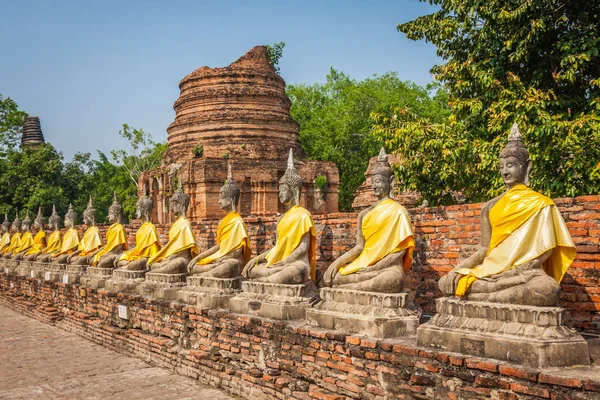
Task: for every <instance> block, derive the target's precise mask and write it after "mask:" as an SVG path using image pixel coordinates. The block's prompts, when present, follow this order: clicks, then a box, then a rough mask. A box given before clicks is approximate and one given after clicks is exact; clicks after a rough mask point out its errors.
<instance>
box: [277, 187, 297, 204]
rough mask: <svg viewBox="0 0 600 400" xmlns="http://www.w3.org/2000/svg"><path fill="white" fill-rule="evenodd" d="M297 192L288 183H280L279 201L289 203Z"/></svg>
mask: <svg viewBox="0 0 600 400" xmlns="http://www.w3.org/2000/svg"><path fill="white" fill-rule="evenodd" d="M294 196H295V193H294V191H293V190H292V189H291V188H290V187H289V186H288V185H287V184H286V183H281V184H279V201H280V202H282V203H283V204H288V203H289V202H290V201H292V200H293V199H294Z"/></svg>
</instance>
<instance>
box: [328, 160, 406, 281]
mask: <svg viewBox="0 0 600 400" xmlns="http://www.w3.org/2000/svg"><path fill="white" fill-rule="evenodd" d="M395 180H396V177H395V176H394V173H393V172H392V167H391V166H390V164H389V162H388V157H387V154H386V153H385V150H384V149H383V148H382V149H381V152H380V153H379V156H378V157H377V164H376V166H375V168H374V169H373V174H372V176H371V185H372V187H373V192H374V193H375V195H376V196H377V203H375V204H374V205H372V206H370V207H368V208H366V209H365V210H363V211H361V212H360V214H358V222H357V229H356V245H355V246H354V248H352V250H350V251H348V252H347V253H345V254H343V255H342V256H341V257H340V258H338V259H337V260H335V261H334V262H333V263H332V264H331V265H330V266H329V268H328V269H327V271H326V272H325V275H324V276H323V284H324V285H325V286H330V287H335V288H341V289H353V290H361V291H367V292H379V293H399V292H402V291H403V290H404V286H405V281H406V280H405V273H407V272H408V270H409V269H410V267H411V265H412V253H413V249H414V247H415V241H414V236H413V231H412V227H411V225H410V217H409V215H408V212H407V211H406V209H405V208H404V207H403V206H402V205H401V204H400V203H398V202H396V201H395V200H394V199H392V198H391V196H392V194H393V192H394V183H395Z"/></svg>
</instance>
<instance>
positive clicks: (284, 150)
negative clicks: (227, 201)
mask: <svg viewBox="0 0 600 400" xmlns="http://www.w3.org/2000/svg"><path fill="white" fill-rule="evenodd" d="M179 88H180V90H181V93H180V96H179V98H178V99H177V101H175V105H174V109H175V113H176V117H175V121H174V122H173V123H172V124H171V125H170V126H169V128H168V129H167V131H168V143H169V147H168V150H167V152H166V154H165V157H164V159H163V163H162V166H161V168H159V170H158V171H156V172H145V173H144V174H142V177H141V179H140V182H139V191H140V192H143V191H146V192H147V193H149V195H150V196H151V197H152V198H153V199H154V204H155V207H154V208H155V221H157V222H160V223H168V222H170V221H171V219H170V218H171V217H170V215H169V209H168V198H169V196H170V195H171V194H172V192H173V191H174V190H175V189H176V179H180V180H181V182H182V185H183V188H184V190H185V192H186V193H187V194H188V195H189V196H190V208H189V211H188V217H189V218H190V219H191V220H192V221H198V220H201V219H214V218H220V217H222V216H223V215H224V212H223V211H222V210H221V209H220V207H219V204H218V197H219V190H220V188H221V186H222V185H223V182H224V180H225V178H226V175H227V161H228V160H231V162H232V169H233V176H234V179H235V180H236V182H237V183H238V185H239V186H240V188H241V191H242V193H241V198H240V207H239V208H240V212H241V213H242V215H270V214H274V213H277V212H278V211H282V210H281V206H280V205H279V202H278V197H277V194H278V182H279V178H280V177H281V176H282V175H283V173H284V171H285V168H286V163H287V155H288V152H289V149H290V148H292V149H294V159H295V161H296V167H297V168H298V170H299V172H300V175H301V176H302V179H303V181H304V186H303V189H302V196H301V203H302V206H304V207H306V208H307V209H309V210H310V211H311V212H313V213H325V212H337V211H338V184H339V175H338V171H337V168H336V166H335V165H334V164H333V163H330V162H319V161H308V160H307V159H306V155H305V154H304V151H303V150H302V148H301V147H300V138H299V135H298V129H299V126H298V123H297V122H296V121H294V120H293V119H292V117H291V116H290V100H289V98H288V97H287V96H286V94H285V82H284V81H283V79H282V78H281V77H280V76H279V75H278V74H277V73H276V72H275V70H274V69H273V67H272V65H271V63H270V61H269V57H268V54H267V49H266V47H264V46H256V47H254V48H252V49H251V50H250V51H249V52H248V53H246V54H245V55H243V56H242V57H241V58H240V59H239V60H237V61H235V62H234V63H232V64H231V65H229V66H227V67H224V68H209V67H201V68H199V69H197V70H196V71H194V72H192V73H191V74H189V75H188V76H186V77H185V78H183V79H182V80H181V82H180V84H179ZM318 176H323V177H325V178H326V184H325V186H324V187H323V185H322V181H323V178H319V179H317V177H318ZM315 180H317V181H320V183H321V185H320V186H321V187H318V185H317V184H316V183H315Z"/></svg>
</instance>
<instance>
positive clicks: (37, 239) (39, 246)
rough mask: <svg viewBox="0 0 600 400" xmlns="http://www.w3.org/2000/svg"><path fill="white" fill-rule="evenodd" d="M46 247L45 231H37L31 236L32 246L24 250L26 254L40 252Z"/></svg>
mask: <svg viewBox="0 0 600 400" xmlns="http://www.w3.org/2000/svg"><path fill="white" fill-rule="evenodd" d="M45 247H46V232H44V231H38V233H36V234H35V236H34V237H33V246H31V247H30V248H29V250H27V251H26V252H25V255H26V256H30V255H32V254H38V253H40V252H41V251H42V250H43V249H44V248H45Z"/></svg>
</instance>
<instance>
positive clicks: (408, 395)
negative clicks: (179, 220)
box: [0, 273, 600, 400]
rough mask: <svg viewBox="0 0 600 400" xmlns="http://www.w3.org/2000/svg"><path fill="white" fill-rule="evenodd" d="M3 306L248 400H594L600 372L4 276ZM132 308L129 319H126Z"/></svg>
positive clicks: (0, 282)
mask: <svg viewBox="0 0 600 400" xmlns="http://www.w3.org/2000/svg"><path fill="white" fill-rule="evenodd" d="M0 304H3V305H5V306H8V307H10V308H12V309H14V310H17V311H19V312H22V313H24V314H26V315H29V316H31V317H35V318H38V319H40V320H42V321H44V322H49V323H54V324H56V325H57V326H59V327H60V328H63V329H66V330H68V331H71V332H75V333H77V334H79V335H81V336H83V337H85V338H88V339H90V340H92V341H94V342H96V343H98V344H101V345H103V346H106V347H108V348H110V349H113V350H116V351H118V352H120V353H123V354H126V355H129V356H134V357H137V358H140V359H142V360H144V361H146V362H148V363H150V364H152V365H157V366H160V367H164V368H167V369H170V370H172V371H174V372H176V373H178V374H181V375H185V376H188V377H192V378H194V379H198V380H199V381H201V382H202V383H204V384H208V385H211V386H214V387H218V388H221V389H223V390H226V391H227V392H229V393H231V394H234V395H237V396H240V397H243V398H247V399H273V398H279V399H301V400H310V399H326V400H336V399H340V400H341V399H369V400H370V399H377V400H379V399H384V398H385V399H391V398H400V399H402V398H404V399H412V398H422V399H425V398H436V399H466V398H494V399H534V398H535V399H539V398H546V399H548V398H550V399H592V398H598V396H599V395H600V380H599V378H598V376H599V375H598V371H597V368H596V367H587V368H582V367H579V368H573V369H570V368H563V369H559V370H552V371H542V370H537V369H531V368H524V367H519V366H515V365H509V364H506V363H501V362H496V361H493V360H489V359H479V358H473V357H470V356H464V355H460V354H456V353H447V352H440V351H436V350H433V349H426V348H421V347H418V346H416V345H415V343H414V339H412V340H411V339H385V340H373V339H369V338H364V337H362V338H361V337H358V336H352V335H346V334H344V333H343V332H339V331H328V330H323V329H319V328H313V327H309V326H306V325H304V324H303V323H302V322H294V323H287V322H283V321H273V320H267V319H262V318H258V317H251V316H247V315H240V314H232V313H228V312H226V311H223V310H208V309H200V308H196V307H188V306H185V305H182V304H179V303H176V302H172V303H169V302H163V301H153V300H148V299H145V298H143V297H141V296H134V295H124V294H115V293H109V292H106V291H104V290H93V289H89V288H88V289H85V288H81V287H79V286H76V285H65V284H62V283H50V282H45V281H43V280H41V279H32V278H25V277H17V276H6V275H5V274H3V273H0ZM118 305H125V306H126V307H127V311H128V318H127V319H120V318H119V317H118V312H117V309H118Z"/></svg>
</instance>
